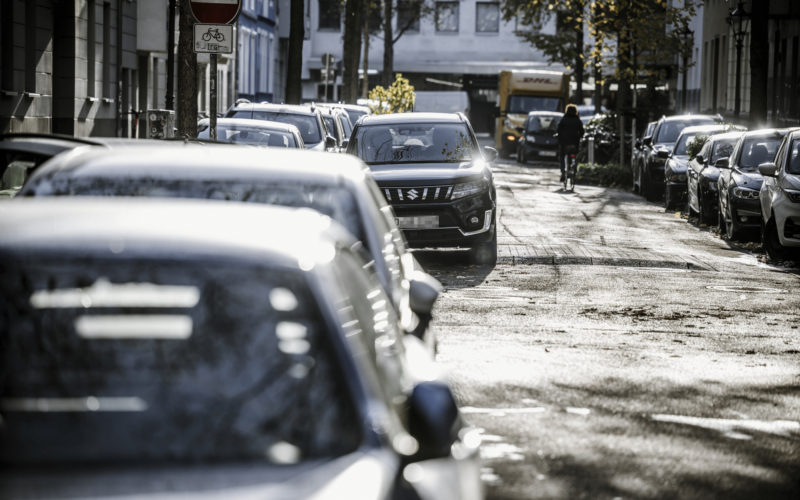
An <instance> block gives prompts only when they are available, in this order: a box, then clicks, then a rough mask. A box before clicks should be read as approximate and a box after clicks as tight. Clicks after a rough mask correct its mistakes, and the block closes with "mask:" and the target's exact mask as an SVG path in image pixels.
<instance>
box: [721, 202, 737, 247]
mask: <svg viewBox="0 0 800 500" xmlns="http://www.w3.org/2000/svg"><path fill="white" fill-rule="evenodd" d="M719 228H720V229H721V230H723V229H724V230H725V236H727V237H728V239H729V240H733V241H735V240H738V239H739V238H740V237H741V233H742V231H741V228H740V227H739V225H738V224H737V223H736V219H734V218H733V213H731V204H730V202H728V208H727V209H726V210H723V209H722V202H721V201H720V203H719Z"/></svg>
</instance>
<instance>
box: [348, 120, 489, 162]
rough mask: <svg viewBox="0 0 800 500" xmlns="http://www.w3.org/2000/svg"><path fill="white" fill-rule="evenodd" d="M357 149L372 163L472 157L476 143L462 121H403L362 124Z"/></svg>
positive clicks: (457, 160)
mask: <svg viewBox="0 0 800 500" xmlns="http://www.w3.org/2000/svg"><path fill="white" fill-rule="evenodd" d="M356 139H357V141H356V152H357V154H358V156H359V157H360V158H361V159H362V160H363V161H364V162H366V163H368V164H381V163H399V164H401V163H428V162H432V163H442V162H462V161H469V160H471V159H472V157H473V154H475V150H476V145H475V144H474V143H473V140H472V139H471V137H470V134H469V130H468V129H467V127H466V126H465V125H464V124H461V123H424V124H421V123H403V124H389V125H371V126H369V127H361V128H359V130H358V137H357V138H356Z"/></svg>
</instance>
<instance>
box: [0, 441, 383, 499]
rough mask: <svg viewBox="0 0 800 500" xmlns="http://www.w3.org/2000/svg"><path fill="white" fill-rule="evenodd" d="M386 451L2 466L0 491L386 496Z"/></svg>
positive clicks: (89, 495) (21, 494)
mask: <svg viewBox="0 0 800 500" xmlns="http://www.w3.org/2000/svg"><path fill="white" fill-rule="evenodd" d="M398 467H399V465H398V460H397V458H396V456H394V455H392V454H391V453H390V452H387V451H368V452H367V451H358V452H355V453H351V454H349V455H345V456H342V457H339V458H336V459H334V460H326V461H313V462H305V463H302V464H298V465H284V466H279V465H262V464H239V465H236V464H225V465H218V466H214V465H199V466H172V465H142V466H130V467H124V468H123V467H113V466H96V467H91V468H89V467H80V468H78V467H69V468H63V469H56V468H51V467H48V468H45V469H43V470H36V471H20V470H14V471H3V472H2V473H0V497H2V498H4V499H8V500H12V499H16V498H37V499H54V500H55V499H67V498H69V499H78V498H81V499H93V500H100V499H103V500H112V499H114V500H190V499H197V500H212V499H213V500H223V499H225V500H227V499H237V500H251V499H252V500H256V499H258V500H295V499H307V500H327V499H330V500H338V499H342V498H347V499H349V500H374V499H388V498H389V493H390V490H391V487H392V481H393V480H394V478H395V476H396V474H397V469H398Z"/></svg>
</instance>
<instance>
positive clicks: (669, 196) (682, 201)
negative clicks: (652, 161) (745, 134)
mask: <svg viewBox="0 0 800 500" xmlns="http://www.w3.org/2000/svg"><path fill="white" fill-rule="evenodd" d="M729 130H744V128H743V127H738V126H731V125H722V124H716V125H694V126H691V127H686V128H685V129H683V130H682V131H681V133H680V135H679V136H678V140H677V141H675V146H674V147H673V149H672V152H671V153H670V155H669V158H668V159H667V163H666V164H665V166H664V208H666V209H667V210H672V209H674V208H677V207H683V206H686V186H687V184H686V183H687V180H686V179H687V178H686V169H687V168H688V167H689V160H690V158H689V145H690V144H691V142H692V141H693V140H694V139H695V138H696V137H698V138H699V137H708V136H710V135H714V134H720V133H722V132H727V131H729Z"/></svg>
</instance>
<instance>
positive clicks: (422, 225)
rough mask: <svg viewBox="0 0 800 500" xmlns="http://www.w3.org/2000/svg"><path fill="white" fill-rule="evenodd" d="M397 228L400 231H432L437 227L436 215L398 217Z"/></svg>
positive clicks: (437, 217)
mask: <svg viewBox="0 0 800 500" xmlns="http://www.w3.org/2000/svg"><path fill="white" fill-rule="evenodd" d="M397 227H399V228H400V229H433V228H438V227H439V216H438V215H416V216H411V217H398V218H397Z"/></svg>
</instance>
